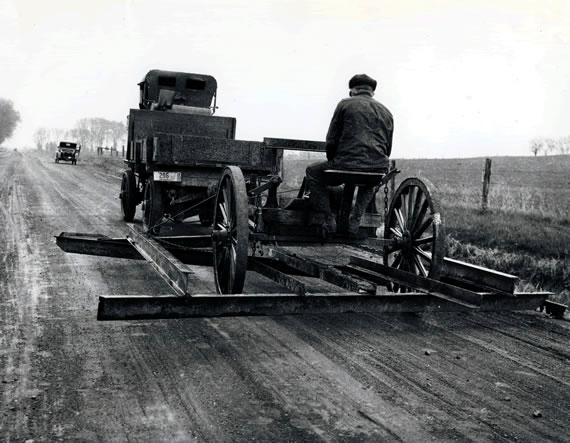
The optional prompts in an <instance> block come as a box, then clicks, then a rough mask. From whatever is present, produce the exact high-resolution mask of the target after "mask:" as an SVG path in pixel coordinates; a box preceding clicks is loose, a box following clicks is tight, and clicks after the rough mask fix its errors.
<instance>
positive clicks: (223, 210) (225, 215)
mask: <svg viewBox="0 0 570 443" xmlns="http://www.w3.org/2000/svg"><path fill="white" fill-rule="evenodd" d="M218 206H219V208H220V213H221V214H222V223H223V224H224V227H227V226H229V225H230V224H229V219H228V213H227V212H226V207H225V206H224V202H222V203H220V204H219V205H218Z"/></svg>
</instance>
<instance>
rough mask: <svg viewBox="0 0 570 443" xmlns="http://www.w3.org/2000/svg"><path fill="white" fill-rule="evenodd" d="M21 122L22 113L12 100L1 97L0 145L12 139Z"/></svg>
mask: <svg viewBox="0 0 570 443" xmlns="http://www.w3.org/2000/svg"><path fill="white" fill-rule="evenodd" d="M19 121H20V113H19V112H18V111H16V109H14V103H13V102H12V101H11V100H8V99H5V98H1V97H0V145H1V144H2V143H3V142H4V140H6V139H8V138H10V137H11V136H12V134H13V133H14V129H16V126H17V125H18V122H19Z"/></svg>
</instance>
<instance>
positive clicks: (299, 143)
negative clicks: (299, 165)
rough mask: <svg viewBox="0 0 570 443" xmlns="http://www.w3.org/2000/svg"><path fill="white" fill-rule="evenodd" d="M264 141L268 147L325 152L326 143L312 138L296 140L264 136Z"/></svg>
mask: <svg viewBox="0 0 570 443" xmlns="http://www.w3.org/2000/svg"><path fill="white" fill-rule="evenodd" d="M263 143H264V144H265V146H266V147H267V148H272V149H290V150H292V151H316V152H325V151H326V143H325V142H319V141H312V140H296V139H292V138H270V137H264V138H263Z"/></svg>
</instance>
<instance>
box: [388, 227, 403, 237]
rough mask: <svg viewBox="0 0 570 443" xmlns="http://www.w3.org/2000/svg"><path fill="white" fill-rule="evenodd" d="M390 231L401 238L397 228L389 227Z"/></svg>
mask: <svg viewBox="0 0 570 443" xmlns="http://www.w3.org/2000/svg"><path fill="white" fill-rule="evenodd" d="M390 232H392V233H393V234H394V235H395V236H396V237H398V238H402V236H403V234H402V233H401V232H400V230H399V229H398V228H390Z"/></svg>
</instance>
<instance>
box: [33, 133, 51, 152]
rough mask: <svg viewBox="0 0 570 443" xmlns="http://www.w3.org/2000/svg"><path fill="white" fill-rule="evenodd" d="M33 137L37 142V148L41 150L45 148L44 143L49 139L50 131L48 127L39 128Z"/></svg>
mask: <svg viewBox="0 0 570 443" xmlns="http://www.w3.org/2000/svg"><path fill="white" fill-rule="evenodd" d="M32 138H33V139H34V143H35V144H36V148H37V149H38V150H40V151H41V150H42V149H43V147H44V145H45V144H46V143H47V141H48V140H49V131H48V130H47V129H46V128H38V129H36V131H35V132H34V135H33V136H32Z"/></svg>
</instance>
